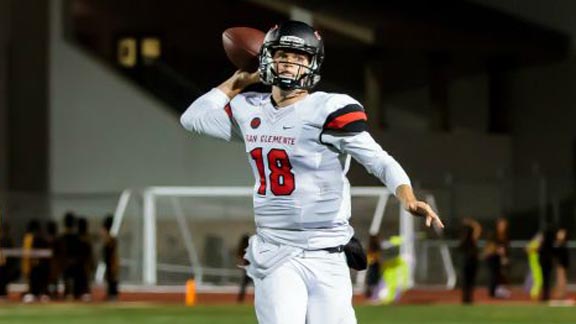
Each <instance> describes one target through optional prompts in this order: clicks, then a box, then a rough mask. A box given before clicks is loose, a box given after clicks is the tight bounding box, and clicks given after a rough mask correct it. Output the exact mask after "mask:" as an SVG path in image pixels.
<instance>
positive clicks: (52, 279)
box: [46, 220, 60, 299]
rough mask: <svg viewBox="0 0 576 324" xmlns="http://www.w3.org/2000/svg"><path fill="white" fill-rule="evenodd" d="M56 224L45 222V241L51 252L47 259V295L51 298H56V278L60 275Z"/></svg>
mask: <svg viewBox="0 0 576 324" xmlns="http://www.w3.org/2000/svg"><path fill="white" fill-rule="evenodd" d="M57 242H58V224H57V223H56V222H55V221H52V220H51V221H49V222H48V223H47V224H46V243H47V247H48V249H49V250H50V251H51V252H52V257H51V258H50V260H49V267H50V270H49V275H48V296H49V297H50V298H51V299H57V298H58V278H59V277H60V269H59V262H58V260H59V259H60V253H59V251H58V244H57Z"/></svg>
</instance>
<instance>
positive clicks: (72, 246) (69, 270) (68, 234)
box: [57, 212, 82, 298]
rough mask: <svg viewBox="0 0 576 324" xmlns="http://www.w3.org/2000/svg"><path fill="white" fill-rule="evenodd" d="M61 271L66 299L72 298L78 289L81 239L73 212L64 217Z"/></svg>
mask: <svg viewBox="0 0 576 324" xmlns="http://www.w3.org/2000/svg"><path fill="white" fill-rule="evenodd" d="M57 244H58V250H59V252H60V260H59V263H60V269H61V270H62V279H63V281H64V298H71V297H73V295H74V292H75V291H76V289H77V288H75V287H76V285H77V283H78V275H79V273H80V272H81V271H82V265H81V264H80V239H79V237H78V233H77V232H76V216H75V215H74V213H72V212H67V213H66V215H64V232H63V233H62V234H61V235H60V236H59V237H58V242H57Z"/></svg>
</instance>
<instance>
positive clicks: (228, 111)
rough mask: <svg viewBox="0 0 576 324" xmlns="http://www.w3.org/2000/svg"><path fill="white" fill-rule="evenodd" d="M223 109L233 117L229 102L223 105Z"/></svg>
mask: <svg viewBox="0 0 576 324" xmlns="http://www.w3.org/2000/svg"><path fill="white" fill-rule="evenodd" d="M224 111H225V112H226V115H228V117H230V118H234V115H232V106H230V103H227V104H226V106H224Z"/></svg>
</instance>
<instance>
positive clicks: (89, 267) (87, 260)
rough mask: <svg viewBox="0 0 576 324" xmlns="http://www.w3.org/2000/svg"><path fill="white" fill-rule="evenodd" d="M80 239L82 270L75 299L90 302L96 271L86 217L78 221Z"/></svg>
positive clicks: (78, 277) (78, 276)
mask: <svg viewBox="0 0 576 324" xmlns="http://www.w3.org/2000/svg"><path fill="white" fill-rule="evenodd" d="M78 239H79V243H80V247H79V249H80V251H79V257H80V259H79V263H80V268H79V269H78V274H77V276H76V278H77V283H76V285H75V287H74V289H75V290H74V297H75V298H76V299H78V298H82V300H83V301H90V300H92V294H91V288H90V278H91V277H92V273H93V271H94V252H93V249H92V242H91V239H90V234H89V232H88V220H86V218H84V217H80V218H79V219H78Z"/></svg>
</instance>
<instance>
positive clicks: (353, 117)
mask: <svg viewBox="0 0 576 324" xmlns="http://www.w3.org/2000/svg"><path fill="white" fill-rule="evenodd" d="M360 120H364V121H366V120H368V117H367V116H366V113H364V112H363V111H353V112H349V113H347V114H344V115H341V116H338V117H336V118H334V119H333V120H332V121H330V122H329V123H328V124H327V125H326V128H328V129H340V128H344V127H345V126H346V125H348V124H350V123H353V122H356V121H360Z"/></svg>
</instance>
